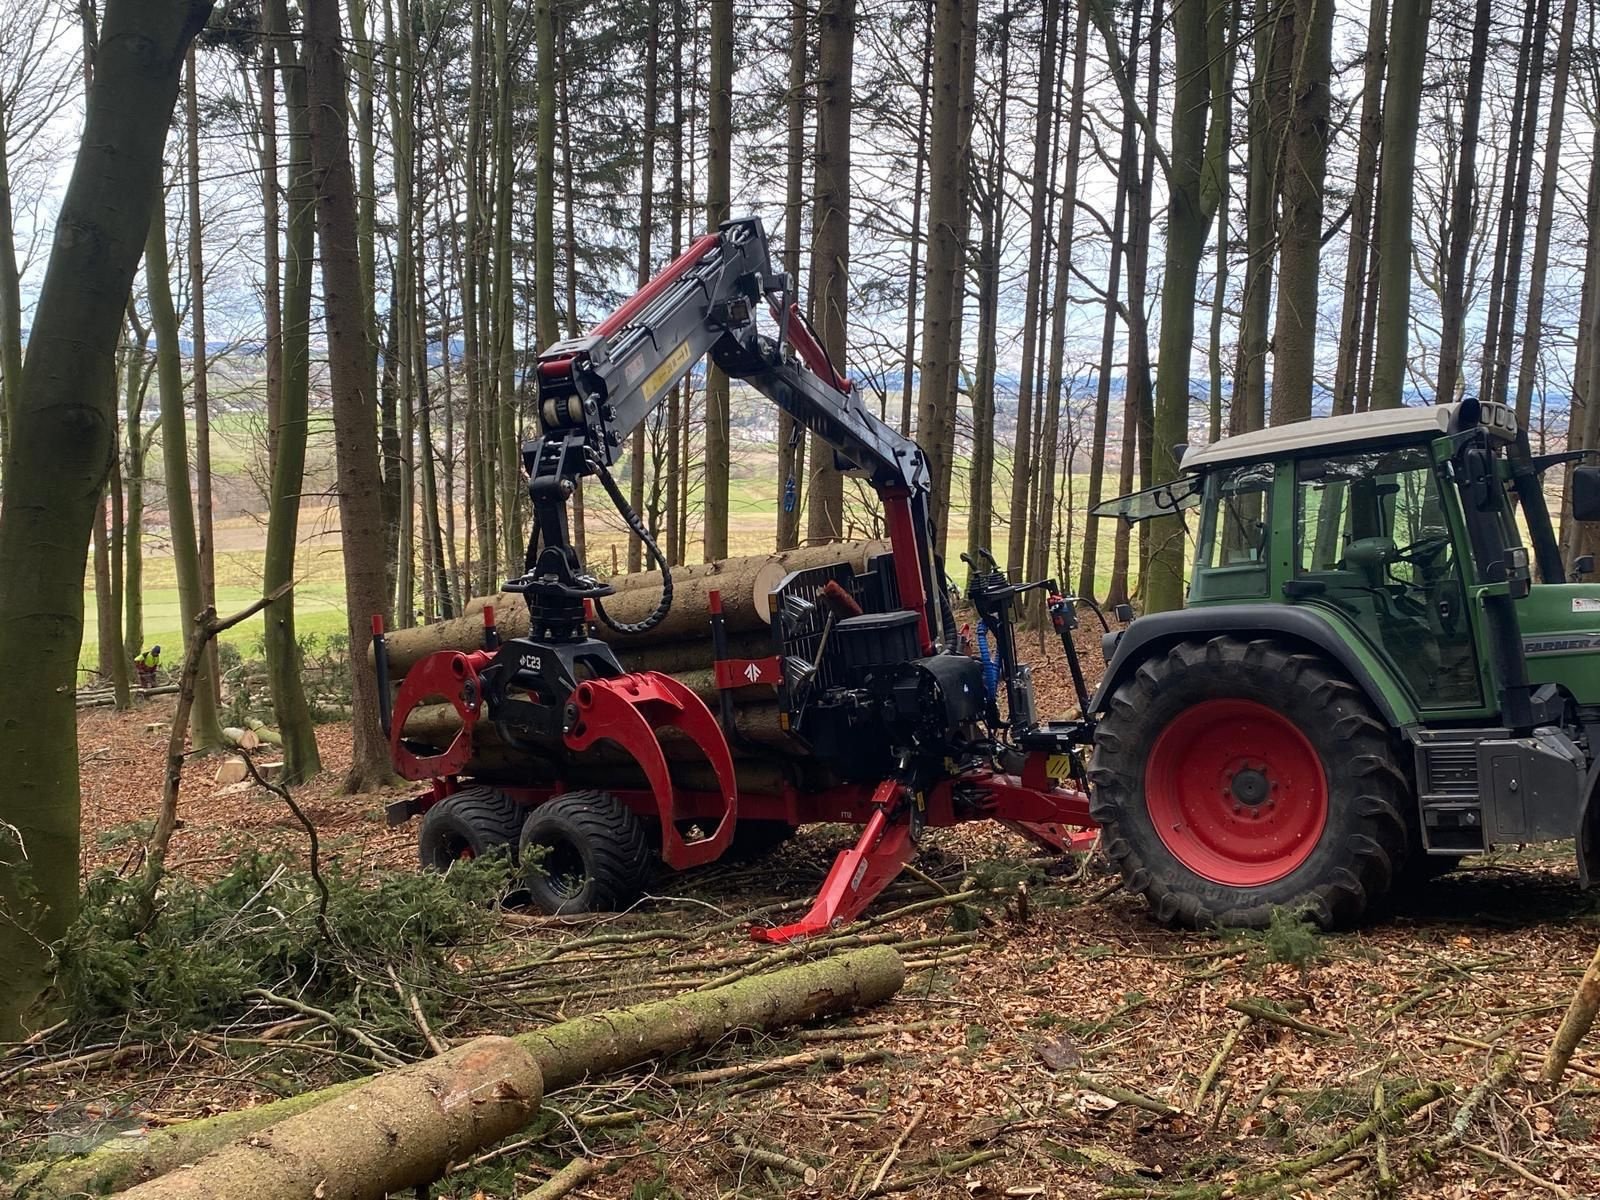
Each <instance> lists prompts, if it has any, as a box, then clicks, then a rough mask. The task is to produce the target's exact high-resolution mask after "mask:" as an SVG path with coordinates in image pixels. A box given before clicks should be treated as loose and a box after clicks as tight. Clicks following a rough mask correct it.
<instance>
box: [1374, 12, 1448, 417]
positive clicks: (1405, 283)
mask: <svg viewBox="0 0 1600 1200" xmlns="http://www.w3.org/2000/svg"><path fill="white" fill-rule="evenodd" d="M1432 7H1433V0H1417V3H1416V4H1415V5H1410V4H1396V5H1395V6H1394V14H1393V18H1392V20H1391V22H1390V27H1389V64H1388V70H1389V79H1388V84H1387V86H1386V87H1385V89H1384V98H1383V162H1382V166H1381V168H1380V172H1379V177H1378V206H1379V221H1380V226H1379V229H1378V238H1377V246H1376V254H1377V261H1378V272H1377V274H1378V279H1377V289H1378V320H1377V328H1376V330H1375V331H1374V333H1375V342H1376V357H1375V360H1374V363H1373V368H1372V391H1371V395H1370V399H1369V404H1370V406H1371V407H1372V408H1398V407H1399V406H1400V405H1401V404H1402V403H1403V402H1404V396H1405V388H1406V370H1407V367H1408V365H1409V364H1408V360H1407V353H1408V348H1409V344H1410V334H1411V215H1412V178H1411V176H1412V173H1413V172H1414V171H1415V169H1416V161H1417V117H1418V111H1419V109H1420V107H1421V103H1422V69H1423V63H1424V60H1425V58H1426V56H1427V46H1428V17H1429V14H1430V12H1431V10H1432Z"/></svg>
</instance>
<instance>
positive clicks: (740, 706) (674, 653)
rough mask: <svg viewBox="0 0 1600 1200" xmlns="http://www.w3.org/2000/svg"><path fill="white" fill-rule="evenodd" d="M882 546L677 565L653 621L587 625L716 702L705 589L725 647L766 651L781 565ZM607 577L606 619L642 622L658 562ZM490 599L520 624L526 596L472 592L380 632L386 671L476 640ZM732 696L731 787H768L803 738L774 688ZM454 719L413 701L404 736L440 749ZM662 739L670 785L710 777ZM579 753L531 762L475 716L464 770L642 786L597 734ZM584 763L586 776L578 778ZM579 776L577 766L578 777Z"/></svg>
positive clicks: (523, 628)
mask: <svg viewBox="0 0 1600 1200" xmlns="http://www.w3.org/2000/svg"><path fill="white" fill-rule="evenodd" d="M888 549H889V547H888V544H887V543H885V542H881V541H855V542H840V543H836V544H832V545H827V546H808V547H802V548H800V549H797V550H788V551H784V552H783V553H780V554H770V555H759V556H756V557H751V558H732V559H724V560H721V561H719V562H713V563H705V564H701V565H697V566H689V567H678V568H675V569H674V570H673V572H672V584H673V597H672V609H671V612H670V613H669V614H668V616H667V617H666V619H665V620H663V621H662V622H661V624H660V625H658V626H656V627H655V628H654V629H652V630H650V631H649V632H648V633H645V634H640V635H619V634H617V633H615V632H614V631H612V630H611V629H610V628H608V627H607V626H606V625H604V623H597V624H596V626H595V629H594V636H596V637H597V638H600V639H601V640H603V641H605V642H606V643H608V644H609V645H610V646H611V647H612V649H613V650H614V651H615V653H616V655H617V661H618V662H619V663H620V664H621V666H622V668H623V670H625V671H660V672H662V673H664V674H668V675H672V676H674V677H676V678H677V679H679V680H680V681H682V682H683V683H685V684H686V685H688V686H689V687H690V688H692V689H693V690H694V691H695V692H696V693H697V694H698V695H699V696H700V698H701V699H703V700H704V701H705V702H706V703H707V704H708V705H710V706H711V708H712V710H713V711H717V707H718V704H719V701H720V696H719V693H718V691H717V688H716V685H715V683H714V682H713V679H712V672H711V664H712V662H713V659H714V657H715V656H714V654H713V652H712V648H711V611H710V594H711V592H712V591H713V590H715V591H718V592H720V593H721V596H722V611H723V621H724V624H725V627H726V629H727V632H728V656H729V657H730V658H764V657H766V656H768V655H770V654H773V653H774V652H775V644H774V641H773V637H772V630H771V613H770V611H769V610H768V596H769V595H770V593H771V592H772V590H773V589H774V588H775V587H776V586H777V585H778V584H779V582H780V581H781V580H782V579H783V578H784V576H786V575H788V574H789V573H790V572H792V571H799V570H806V569H809V568H811V567H819V566H826V565H829V564H831V563H838V562H843V563H848V564H849V565H850V566H851V567H853V568H854V569H855V570H857V571H862V570H865V569H866V568H867V565H868V564H869V562H870V561H871V560H872V559H873V558H875V557H876V556H878V555H880V554H883V553H886V552H887V551H888ZM609 582H610V583H611V586H612V587H613V588H615V589H616V595H614V596H611V597H609V598H607V599H606V600H605V601H604V604H605V609H606V612H607V613H608V614H609V615H610V616H611V617H612V618H613V619H614V620H616V621H619V622H626V623H636V622H639V621H642V620H644V619H645V618H646V617H647V616H648V615H649V614H650V612H651V611H652V610H653V609H654V608H655V606H656V604H657V602H658V600H659V599H660V595H661V575H660V572H657V571H642V572H636V573H634V574H631V575H622V576H618V577H616V578H614V579H612V580H610V581H609ZM491 604H492V605H493V606H494V617H495V625H496V628H497V629H498V630H499V633H500V636H501V638H503V639H504V638H514V637H526V636H527V635H528V632H529V621H528V607H527V603H526V602H525V601H524V600H523V598H522V597H521V596H520V595H517V594H515V593H511V592H501V593H499V594H497V595H494V596H479V597H476V598H475V599H472V600H469V601H468V602H467V604H466V607H465V609H464V610H463V615H461V616H459V617H455V618H453V619H451V620H448V621H440V622H437V623H435V624H432V625H426V626H422V627H420V628H417V629H402V630H396V631H395V632H393V633H391V634H390V635H389V636H388V639H387V644H388V651H389V671H390V677H391V679H392V680H393V681H394V683H395V684H396V686H398V684H399V683H400V681H401V680H402V679H403V678H404V677H405V674H406V672H407V671H409V670H410V669H411V668H412V667H413V666H415V665H416V664H417V663H418V662H420V661H421V660H422V659H423V658H425V657H427V656H428V655H429V654H433V653H435V652H437V651H440V650H460V651H470V650H475V649H477V648H478V647H479V646H480V645H481V644H482V641H483V609H484V607H485V606H487V605H491ZM732 695H733V698H734V702H735V705H736V710H735V720H736V724H737V729H738V734H739V736H738V739H737V740H736V742H735V744H734V746H733V749H734V755H735V762H736V766H737V768H738V773H739V786H740V790H741V791H772V790H777V789H778V788H779V787H780V786H781V784H782V782H783V778H784V776H783V768H782V766H781V764H782V763H783V762H784V761H785V760H789V761H790V762H791V763H792V761H793V759H794V758H796V757H799V756H801V755H802V754H803V750H804V748H803V747H802V746H801V745H800V744H799V743H797V742H796V741H795V740H794V739H793V738H791V737H790V736H789V734H788V732H787V731H786V730H785V729H784V728H783V725H782V722H781V720H780V717H779V712H778V704H777V696H776V694H775V691H774V689H773V688H770V687H751V688H741V689H739V690H737V691H735V692H733V693H732ZM460 728H461V723H460V719H459V718H458V717H457V716H456V713H455V710H454V709H453V708H452V707H451V706H450V705H448V704H430V705H425V706H422V707H419V708H417V709H414V710H413V711H412V713H411V714H410V716H409V717H408V718H407V720H406V725H405V737H406V739H407V740H408V741H411V742H414V743H417V744H420V745H423V746H433V747H438V748H443V747H444V746H446V745H448V744H449V743H450V741H451V740H452V739H453V738H454V737H455V735H456V732H457V731H458V730H459V729H460ZM662 744H663V747H664V748H665V750H666V752H667V757H668V759H669V761H671V762H672V764H673V773H674V777H675V778H676V779H677V781H678V783H679V785H680V786H682V787H690V788H702V787H705V788H715V786H716V785H715V781H714V779H712V778H711V776H710V772H709V768H708V767H706V766H705V764H704V759H703V758H702V757H701V756H700V754H699V753H698V751H697V750H695V748H694V747H693V746H692V745H691V744H689V743H687V742H686V741H683V740H681V739H678V738H673V737H670V736H669V737H665V738H663V743H662ZM583 757H584V763H583V764H582V766H581V767H580V769H579V770H578V772H577V773H575V772H574V770H573V769H572V767H571V766H570V765H563V764H556V763H549V762H539V761H530V756H529V755H528V754H527V753H526V752H525V751H522V750H518V749H515V748H513V747H509V746H507V745H505V744H504V742H503V741H502V739H501V738H500V736H499V734H498V732H497V731H496V730H495V728H494V727H493V725H491V724H490V723H489V722H487V721H481V720H480V721H479V723H478V725H477V726H476V727H475V729H474V731H473V760H472V762H471V763H470V764H469V766H468V768H467V773H468V774H471V775H474V776H477V777H481V778H486V779H491V780H492V779H495V778H507V779H509V778H513V777H514V778H516V779H518V780H519V781H522V782H527V783H536V782H543V781H544V780H545V777H546V776H548V777H549V779H551V780H553V779H555V778H556V777H557V776H559V778H561V779H562V780H563V781H564V782H566V783H567V784H568V785H569V786H573V787H581V786H586V785H593V786H611V787H628V786H640V785H642V779H640V780H638V781H635V780H634V779H633V777H632V776H633V772H632V768H631V763H632V760H631V759H630V758H628V757H627V756H626V755H625V754H624V753H623V752H621V751H617V750H611V749H609V748H608V747H607V745H606V744H605V743H602V744H601V745H600V746H598V747H596V748H595V749H594V750H593V751H591V752H589V753H587V754H585V755H584V756H583ZM591 774H592V775H594V776H595V778H594V779H589V778H588V776H589V775H591ZM580 775H581V776H583V777H582V778H579V776H580Z"/></svg>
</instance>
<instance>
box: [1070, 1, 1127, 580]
mask: <svg viewBox="0 0 1600 1200" xmlns="http://www.w3.org/2000/svg"><path fill="white" fill-rule="evenodd" d="M1091 2H1092V0H1080V5H1081V8H1080V15H1079V18H1078V20H1079V33H1080V39H1081V38H1082V37H1083V36H1084V34H1083V30H1082V24H1083V22H1084V20H1085V19H1086V17H1087V8H1088V4H1089V3H1091ZM1121 143H1122V144H1121V148H1120V150H1119V152H1118V158H1117V188H1116V201H1115V206H1116V207H1115V212H1114V214H1113V216H1112V219H1111V258H1110V265H1109V267H1108V269H1107V272H1106V290H1105V305H1104V308H1105V312H1104V316H1103V317H1102V319H1101V331H1100V367H1099V378H1098V379H1097V380H1096V381H1095V396H1094V432H1093V434H1092V435H1091V444H1090V447H1089V499H1088V507H1089V509H1090V510H1091V512H1092V510H1093V509H1094V507H1095V506H1096V505H1097V504H1099V503H1100V501H1101V500H1102V499H1103V497H1104V492H1105V470H1106V461H1105V460H1106V436H1107V427H1108V426H1109V425H1110V422H1111V373H1112V371H1113V369H1114V368H1115V354H1116V339H1117V311H1118V297H1119V295H1120V290H1121V286H1122V257H1123V249H1124V241H1125V238H1124V234H1125V231H1126V225H1127V217H1128V188H1127V180H1126V178H1125V175H1126V172H1127V171H1128V170H1130V164H1131V162H1132V161H1133V116H1132V114H1131V113H1128V114H1124V116H1123V121H1122V138H1121ZM1124 384H1126V380H1124ZM1123 432H1124V433H1125V434H1127V433H1131V432H1132V430H1131V428H1129V429H1125V430H1124V431H1123ZM1132 466H1133V456H1132V454H1131V453H1128V452H1127V451H1126V448H1125V447H1124V454H1123V461H1122V474H1125V475H1127V476H1128V478H1127V480H1126V481H1125V483H1126V484H1128V485H1131V483H1132V474H1131V471H1132ZM1119 482H1123V481H1121V480H1120V479H1119ZM1118 524H1119V525H1120V524H1123V522H1118ZM1099 559H1100V518H1099V517H1096V516H1093V515H1089V516H1086V517H1085V518H1084V523H1083V553H1082V554H1081V555H1080V556H1079V558H1078V595H1080V596H1091V597H1092V596H1096V595H1099V594H1100V586H1099V580H1098V578H1097V571H1098V567H1099ZM1126 598H1127V597H1126V596H1125V595H1124V596H1121V597H1118V598H1117V599H1116V601H1115V602H1116V603H1121V602H1122V601H1123V600H1125V599H1126Z"/></svg>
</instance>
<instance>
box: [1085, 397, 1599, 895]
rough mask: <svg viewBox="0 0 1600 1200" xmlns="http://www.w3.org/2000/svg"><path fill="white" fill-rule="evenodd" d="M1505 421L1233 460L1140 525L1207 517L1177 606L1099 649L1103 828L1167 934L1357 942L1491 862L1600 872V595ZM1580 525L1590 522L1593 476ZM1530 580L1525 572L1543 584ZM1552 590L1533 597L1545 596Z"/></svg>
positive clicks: (1354, 431)
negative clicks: (1395, 904)
mask: <svg viewBox="0 0 1600 1200" xmlns="http://www.w3.org/2000/svg"><path fill="white" fill-rule="evenodd" d="M1578 457H1579V456H1578V455H1576V454H1564V455H1553V456H1546V457H1534V456H1533V455H1532V453H1531V452H1530V449H1529V443H1528V438H1527V434H1526V432H1525V431H1522V430H1519V429H1518V428H1517V422H1516V419H1515V415H1514V413H1513V412H1511V411H1510V410H1508V409H1507V408H1506V407H1505V406H1504V405H1500V404H1491V403H1480V402H1478V401H1476V400H1471V399H1468V400H1464V401H1462V402H1461V403H1459V404H1448V405H1439V406H1437V407H1427V408H1400V409H1394V410H1390V411H1385V412H1369V413H1360V414H1356V415H1352V416H1339V417H1327V418H1322V419H1318V420H1311V421H1306V422H1303V423H1300V424H1296V425H1288V426H1283V427H1279V428H1273V429H1263V430H1260V431H1257V432H1254V433H1247V434H1242V435H1240V436H1237V437H1230V438H1225V439H1223V440H1221V441H1219V442H1216V443H1214V444H1213V445H1210V446H1207V447H1204V448H1202V449H1196V450H1190V451H1187V452H1186V453H1183V454H1182V455H1181V458H1180V464H1181V475H1180V477H1179V478H1178V479H1177V480H1174V481H1173V482H1171V483H1168V484H1163V485H1160V486H1158V487H1155V488H1151V489H1147V490H1146V491H1144V492H1139V493H1135V494H1134V495H1131V496H1125V497H1122V498H1121V499H1118V500H1113V501H1110V502H1109V503H1107V504H1105V505H1102V506H1101V507H1100V508H1099V509H1097V510H1096V511H1097V513H1098V515H1101V516H1117V517H1121V518H1123V519H1126V520H1130V521H1137V520H1142V519H1146V518H1151V517H1163V516H1166V517H1171V516H1173V515H1175V514H1177V513H1180V512H1182V510H1185V509H1188V508H1194V507H1198V509H1199V512H1198V514H1197V517H1198V522H1197V525H1198V528H1197V530H1195V529H1194V525H1193V524H1192V519H1191V522H1189V523H1185V524H1184V525H1180V524H1179V522H1177V521H1171V520H1168V521H1163V522H1161V523H1160V524H1159V525H1157V526H1156V527H1155V528H1154V529H1153V530H1152V533H1153V534H1156V535H1157V536H1177V535H1178V533H1177V531H1178V530H1179V529H1181V528H1189V529H1190V530H1191V531H1194V532H1195V540H1196V553H1195V558H1194V566H1193V572H1192V574H1191V576H1190V583H1189V594H1188V602H1187V606H1186V607H1185V608H1183V609H1181V610H1179V611H1176V612H1166V613H1156V614H1152V615H1149V616H1143V617H1139V618H1138V619H1137V620H1134V621H1133V622H1132V624H1130V625H1129V626H1128V627H1127V628H1126V629H1124V630H1122V631H1121V632H1118V633H1114V634H1108V635H1107V637H1106V647H1105V650H1106V673H1105V678H1104V680H1103V682H1102V683H1101V685H1100V688H1099V690H1098V692H1097V693H1096V694H1095V696H1094V697H1093V699H1092V701H1091V703H1090V706H1089V707H1090V714H1089V715H1090V718H1091V720H1092V721H1093V722H1094V754H1093V758H1092V761H1091V766H1090V771H1089V775H1090V780H1091V783H1092V785H1093V809H1092V811H1093V814H1094V817H1095V819H1096V821H1098V822H1099V823H1100V825H1101V827H1102V829H1103V831H1104V832H1103V837H1104V841H1103V845H1104V847H1105V850H1106V852H1107V853H1108V854H1109V855H1110V857H1111V858H1112V859H1113V860H1114V861H1115V862H1116V863H1117V865H1118V866H1119V867H1120V868H1121V870H1122V872H1123V876H1124V878H1125V880H1126V882H1127V886H1128V887H1129V888H1130V889H1131V890H1133V891H1135V892H1138V893H1140V894H1142V895H1143V896H1145V898H1146V899H1147V900H1148V901H1149V903H1150V905H1151V907H1152V908H1153V910H1154V911H1155V913H1156V915H1157V916H1158V917H1159V918H1160V919H1161V920H1162V921H1165V922H1168V923H1171V924H1180V925H1188V926H1201V925H1209V924H1231V925H1244V926H1258V927H1259V926H1262V925H1264V924H1266V923H1267V921H1268V920H1269V919H1270V917H1271V914H1272V912H1273V910H1274V909H1276V908H1283V909H1288V910H1298V911H1302V912H1305V913H1307V914H1308V915H1309V916H1311V917H1312V918H1313V919H1315V920H1316V921H1317V922H1319V923H1320V924H1322V925H1324V926H1327V927H1331V926H1337V925H1348V924H1351V923H1354V922H1356V921H1359V920H1361V919H1362V918H1363V917H1364V916H1365V915H1367V914H1369V913H1371V912H1373V911H1374V910H1375V908H1376V907H1377V906H1378V905H1380V903H1381V902H1382V901H1383V900H1384V898H1385V897H1386V896H1388V895H1389V894H1391V893H1392V892H1394V891H1395V890H1396V889H1397V888H1398V887H1401V886H1403V885H1405V884H1407V883H1408V882H1410V881H1414V880H1419V879H1424V878H1427V877H1429V876H1431V875H1436V874H1441V873H1443V872H1445V871H1448V870H1450V869H1451V868H1452V867H1453V866H1454V865H1455V864H1456V862H1457V861H1458V860H1459V859H1460V858H1461V857H1462V856H1463V855H1468V854H1477V853H1482V852H1484V851H1486V850H1488V849H1490V848H1491V847H1493V846H1496V845H1507V844H1518V843H1525V842H1541V841H1554V840H1560V839H1567V838H1571V839H1574V840H1575V841H1576V842H1577V853H1578V870H1579V874H1580V877H1581V879H1582V881H1583V883H1584V884H1585V885H1587V884H1588V881H1589V876H1590V873H1591V872H1593V871H1595V870H1597V869H1600V841H1597V837H1596V831H1597V824H1600V818H1597V817H1596V816H1595V810H1596V807H1597V806H1596V804H1595V802H1594V795H1595V791H1596V779H1597V777H1600V768H1597V761H1596V760H1597V758H1600V583H1585V582H1577V581H1578V580H1581V579H1582V577H1583V576H1585V575H1587V574H1589V573H1590V572H1592V571H1593V568H1594V563H1593V561H1592V559H1590V558H1588V557H1587V556H1586V557H1585V558H1583V559H1580V560H1579V561H1577V562H1576V563H1573V564H1570V565H1568V564H1564V563H1563V562H1562V561H1561V555H1560V551H1559V547H1558V545H1557V541H1556V537H1555V534H1554V532H1553V530H1552V525H1551V520H1550V513H1549V510H1548V508H1547V506H1546V502H1545V495H1544V491H1543V487H1542V482H1541V479H1542V475H1543V473H1544V471H1545V470H1546V469H1548V468H1550V467H1552V466H1557V465H1561V464H1565V463H1566V462H1569V461H1573V460H1575V459H1576V458H1578ZM1571 508H1572V517H1573V518H1574V519H1576V520H1580V521H1584V520H1594V519H1600V467H1576V468H1574V470H1573V478H1572V484H1571ZM1530 558H1531V562H1530ZM1535 575H1537V579H1538V582H1534V578H1535Z"/></svg>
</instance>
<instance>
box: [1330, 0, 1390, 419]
mask: <svg viewBox="0 0 1600 1200" xmlns="http://www.w3.org/2000/svg"><path fill="white" fill-rule="evenodd" d="M1388 25H1389V0H1371V4H1370V7H1369V9H1368V12H1367V47H1366V54H1365V58H1366V62H1365V65H1364V66H1363V68H1362V84H1361V125H1360V132H1359V135H1358V137H1359V145H1358V147H1357V149H1356V174H1355V186H1354V189H1353V191H1352V194H1351V197H1350V245H1349V248H1348V251H1347V253H1346V256H1345V266H1344V292H1343V293H1342V294H1343V298H1344V299H1343V304H1342V305H1341V307H1340V310H1339V352H1338V353H1339V357H1338V361H1337V364H1336V365H1335V367H1334V374H1333V412H1334V415H1335V416H1338V415H1341V414H1343V413H1351V412H1354V411H1355V402H1356V374H1357V364H1358V363H1359V362H1360V354H1361V329H1362V313H1363V312H1364V311H1365V305H1366V296H1367V293H1368V291H1369V290H1370V289H1371V287H1372V286H1373V285H1372V284H1371V281H1369V280H1368V279H1367V258H1368V255H1369V253H1370V248H1371V244H1372V219H1373V209H1374V201H1375V200H1376V198H1377V191H1378V147H1379V145H1380V144H1381V143H1382V141H1383V69H1384V63H1385V59H1386V55H1387V53H1388V45H1389V42H1388Z"/></svg>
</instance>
